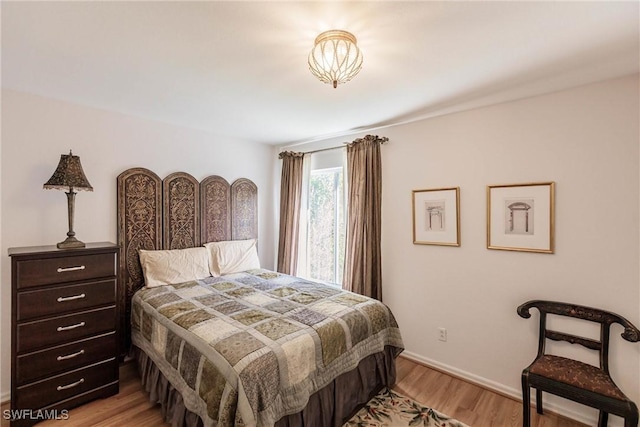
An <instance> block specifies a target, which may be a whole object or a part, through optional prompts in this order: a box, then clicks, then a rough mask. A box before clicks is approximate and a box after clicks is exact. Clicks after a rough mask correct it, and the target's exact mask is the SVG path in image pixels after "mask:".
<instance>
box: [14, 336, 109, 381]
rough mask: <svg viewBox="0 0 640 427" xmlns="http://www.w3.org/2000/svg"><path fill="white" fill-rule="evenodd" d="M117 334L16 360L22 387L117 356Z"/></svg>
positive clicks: (84, 340) (55, 348)
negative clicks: (37, 380)
mask: <svg viewBox="0 0 640 427" xmlns="http://www.w3.org/2000/svg"><path fill="white" fill-rule="evenodd" d="M116 345H117V341H116V333H115V332H110V333H107V334H104V335H99V336H97V337H92V338H87V339H83V340H80V341H74V342H72V343H69V344H65V345H61V346H58V347H54V348H51V349H47V350H42V351H37V352H35V353H29V354H25V355H22V356H18V357H17V358H16V381H17V383H18V385H22V384H25V383H27V382H29V381H33V380H36V379H38V378H44V377H47V376H51V375H55V374H59V373H61V372H64V371H68V370H71V369H75V368H78V367H81V366H85V365H88V364H91V363H95V362H98V361H99V360H102V359H104V358H105V355H113V354H115V352H116Z"/></svg>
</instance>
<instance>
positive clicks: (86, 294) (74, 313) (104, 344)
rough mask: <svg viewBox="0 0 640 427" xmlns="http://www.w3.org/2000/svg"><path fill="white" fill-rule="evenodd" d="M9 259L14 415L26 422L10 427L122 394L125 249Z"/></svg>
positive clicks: (26, 252)
mask: <svg viewBox="0 0 640 427" xmlns="http://www.w3.org/2000/svg"><path fill="white" fill-rule="evenodd" d="M9 256H10V257H11V287H12V291H11V296H12V301H11V313H12V314H11V316H12V320H11V322H12V325H11V328H12V333H11V409H12V414H13V416H14V417H16V416H18V417H19V418H20V419H14V420H13V421H12V423H11V425H12V426H23V425H25V426H28V425H32V424H35V423H36V422H38V421H42V420H44V419H45V418H53V417H57V418H61V417H64V416H65V414H66V411H65V410H68V409H70V408H72V407H74V406H78V405H81V404H83V403H85V402H88V401H90V400H93V399H96V398H100V397H106V396H111V395H113V394H116V393H118V388H119V383H118V381H119V378H118V353H119V351H118V342H119V341H118V328H117V323H118V322H117V319H118V307H117V304H116V301H117V295H116V293H117V283H116V280H117V279H116V277H117V276H116V275H117V271H118V246H117V245H115V244H113V243H87V245H86V247H85V248H80V249H57V248H56V247H55V246H34V247H24V248H11V249H9ZM16 410H17V411H16ZM16 414H18V415H16ZM67 416H68V415H67Z"/></svg>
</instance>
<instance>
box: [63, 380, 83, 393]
mask: <svg viewBox="0 0 640 427" xmlns="http://www.w3.org/2000/svg"><path fill="white" fill-rule="evenodd" d="M83 382H84V378H80V379H79V380H78V381H76V382H75V383H71V384H67V385H59V386H58V387H57V390H58V391H60V390H66V389H68V388H72V387H76V386H79V385H80V384H82V383H83Z"/></svg>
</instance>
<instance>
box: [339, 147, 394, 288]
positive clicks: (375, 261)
mask: <svg viewBox="0 0 640 427" xmlns="http://www.w3.org/2000/svg"><path fill="white" fill-rule="evenodd" d="M386 141H388V138H380V137H378V136H374V135H367V136H365V137H364V138H360V139H356V140H355V141H354V142H353V143H352V144H349V145H348V146H347V175H348V178H347V182H348V191H349V201H348V203H349V213H348V217H347V243H346V251H345V268H344V278H343V285H342V286H343V288H344V289H347V290H349V291H352V292H356V293H359V294H362V295H366V296H368V297H372V298H375V299H377V300H380V301H382V260H381V247H380V246H381V224H382V222H381V216H382V213H381V211H382V161H381V159H380V145H382V144H383V143H384V142H386Z"/></svg>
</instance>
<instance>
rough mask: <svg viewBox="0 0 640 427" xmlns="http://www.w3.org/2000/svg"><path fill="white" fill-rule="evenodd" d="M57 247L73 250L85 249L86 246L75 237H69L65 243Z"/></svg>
mask: <svg viewBox="0 0 640 427" xmlns="http://www.w3.org/2000/svg"><path fill="white" fill-rule="evenodd" d="M56 246H57V247H58V249H72V248H84V247H85V244H84V242H81V241H80V240H78V239H76V238H75V237H67V238H66V239H65V241H64V242H60V243H58V244H57V245H56Z"/></svg>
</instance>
